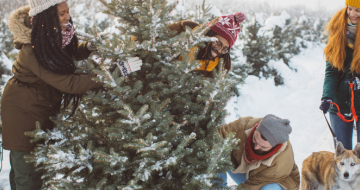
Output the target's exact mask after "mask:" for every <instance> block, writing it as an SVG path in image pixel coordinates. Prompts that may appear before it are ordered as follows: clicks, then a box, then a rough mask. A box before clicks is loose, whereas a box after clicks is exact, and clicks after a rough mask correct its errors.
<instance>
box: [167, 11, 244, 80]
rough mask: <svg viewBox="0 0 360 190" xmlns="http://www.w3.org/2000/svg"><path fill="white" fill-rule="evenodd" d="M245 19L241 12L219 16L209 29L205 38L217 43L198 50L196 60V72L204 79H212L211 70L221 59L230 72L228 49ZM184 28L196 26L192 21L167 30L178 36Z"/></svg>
mask: <svg viewBox="0 0 360 190" xmlns="http://www.w3.org/2000/svg"><path fill="white" fill-rule="evenodd" d="M245 18H246V17H245V14H244V13H241V12H237V13H235V14H231V15H226V16H221V17H220V19H219V21H218V22H217V23H215V24H214V25H213V26H212V27H210V30H209V31H208V32H207V33H206V36H209V37H215V38H217V41H215V42H212V43H208V44H206V46H205V47H204V48H200V50H199V53H198V54H197V56H196V60H200V63H201V66H200V67H199V68H198V69H197V70H199V71H200V72H202V73H204V75H205V76H206V77H211V78H213V75H212V70H213V69H214V68H215V67H217V66H218V64H219V60H220V59H221V58H222V59H224V68H225V69H226V70H228V71H230V70H231V58H230V48H231V47H232V46H233V45H234V43H235V41H236V39H237V36H238V35H239V33H240V31H241V26H240V23H242V22H243V21H244V20H245ZM186 26H188V27H190V28H192V29H194V28H195V27H197V26H198V24H197V23H195V22H192V21H180V22H176V23H173V24H171V25H169V28H170V29H171V30H174V31H177V32H178V34H180V33H181V32H184V31H185V30H186ZM195 48H196V47H194V48H193V49H191V50H192V52H191V53H190V54H191V55H189V57H192V54H193V53H194V50H195ZM180 60H181V57H180Z"/></svg>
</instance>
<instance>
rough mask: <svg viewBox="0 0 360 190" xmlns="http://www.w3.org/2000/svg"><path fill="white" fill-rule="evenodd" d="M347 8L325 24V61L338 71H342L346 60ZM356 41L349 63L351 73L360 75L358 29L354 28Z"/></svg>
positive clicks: (359, 39) (359, 33)
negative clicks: (326, 36)
mask: <svg viewBox="0 0 360 190" xmlns="http://www.w3.org/2000/svg"><path fill="white" fill-rule="evenodd" d="M348 17H349V16H348V14H347V7H346V8H343V9H341V10H340V11H338V12H337V13H336V14H335V15H334V16H333V17H332V19H331V20H330V22H329V23H328V24H327V28H326V32H328V33H330V35H329V38H328V44H327V46H326V47H325V50H324V55H325V57H326V61H329V62H330V64H331V66H333V67H335V68H337V69H338V70H339V71H344V61H345V58H346V52H345V47H346V44H347V40H346V31H347V25H348V24H347V20H348ZM359 24H360V22H358V25H359ZM356 36H357V37H356V39H355V47H354V53H353V60H352V62H351V67H350V70H351V72H356V73H357V74H360V63H359V62H360V52H359V51H360V37H358V36H360V29H359V28H358V27H357V28H356Z"/></svg>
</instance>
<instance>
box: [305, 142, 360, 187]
mask: <svg viewBox="0 0 360 190" xmlns="http://www.w3.org/2000/svg"><path fill="white" fill-rule="evenodd" d="M318 189H319V190H320V189H325V190H359V189H360V143H357V144H356V146H355V148H354V150H352V151H351V150H346V149H345V148H344V146H343V144H342V143H341V142H338V143H337V145H336V150H335V154H334V153H332V152H327V151H320V152H314V153H313V154H312V155H311V156H309V157H308V158H306V159H305V160H304V162H303V165H302V170H301V190H318Z"/></svg>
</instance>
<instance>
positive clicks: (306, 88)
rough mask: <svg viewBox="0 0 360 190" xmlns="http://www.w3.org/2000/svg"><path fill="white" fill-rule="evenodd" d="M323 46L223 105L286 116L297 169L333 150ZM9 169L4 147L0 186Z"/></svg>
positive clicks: (236, 112) (240, 113)
mask: <svg viewBox="0 0 360 190" xmlns="http://www.w3.org/2000/svg"><path fill="white" fill-rule="evenodd" d="M324 47H325V46H324V45H314V46H313V47H310V48H308V49H305V50H304V51H303V52H302V53H301V54H300V55H297V56H295V57H293V58H292V59H291V63H290V66H291V67H292V68H293V69H296V70H297V72H295V71H294V70H291V69H289V68H288V67H287V66H286V65H285V64H284V63H282V62H280V61H278V62H275V61H271V62H270V63H269V65H270V66H272V67H275V68H276V69H277V70H278V72H279V73H281V75H282V76H283V77H284V81H285V84H284V85H283V86H275V85H274V80H273V78H269V79H264V78H262V79H258V78H257V77H254V76H248V77H247V79H246V81H245V84H244V85H239V86H238V88H239V89H240V94H241V95H240V97H234V98H232V99H231V100H230V101H229V103H228V105H227V107H226V109H227V110H228V112H229V115H228V116H227V117H226V119H225V120H226V123H229V122H231V121H234V120H236V119H237V118H238V117H244V116H254V117H263V116H265V115H266V114H274V115H276V116H278V117H281V118H286V119H289V120H290V125H291V126H292V128H293V131H292V133H291V135H290V142H291V143H292V146H293V149H294V154H295V162H296V164H297V165H298V167H299V168H300V169H301V166H302V161H303V160H304V159H305V158H306V157H308V156H309V155H310V154H311V153H312V152H315V151H321V150H323V151H334V148H333V143H332V136H331V133H330V131H329V129H328V127H327V125H326V122H325V119H324V116H323V114H322V112H321V111H320V110H319V104H320V98H321V94H322V86H323V81H324V74H325V61H324V58H323V50H324ZM327 117H328V116H327ZM194 136H195V134H192V135H191V137H192V138H193V137H194ZM354 139H355V138H354ZM173 159H176V158H171V159H169V160H167V161H166V162H167V164H171V163H172V162H173V161H174V160H173ZM158 167H160V166H158ZM154 169H155V168H154ZM9 170H10V164H9V151H7V150H5V151H4V161H3V170H2V171H1V173H0V189H3V188H5V190H9V189H10V186H9V181H8V176H9ZM229 181H231V180H229ZM229 183H230V184H231V182H229ZM232 183H233V182H232Z"/></svg>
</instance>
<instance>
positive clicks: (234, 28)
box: [210, 12, 246, 47]
mask: <svg viewBox="0 0 360 190" xmlns="http://www.w3.org/2000/svg"><path fill="white" fill-rule="evenodd" d="M245 19H246V16H245V14H244V13H242V12H237V13H235V14H231V15H225V16H221V17H220V19H219V21H218V22H217V23H216V24H214V25H213V26H212V27H210V29H211V30H213V31H214V32H216V33H217V34H219V35H220V36H222V37H224V38H225V39H226V40H227V41H228V42H229V44H230V47H232V46H233V45H234V43H235V41H236V39H237V36H238V35H239V33H240V31H241V26H240V23H242V22H243V21H244V20H245Z"/></svg>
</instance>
